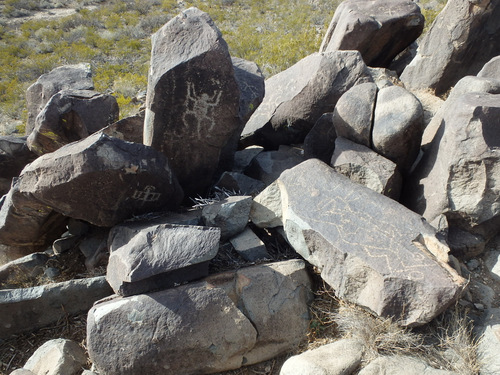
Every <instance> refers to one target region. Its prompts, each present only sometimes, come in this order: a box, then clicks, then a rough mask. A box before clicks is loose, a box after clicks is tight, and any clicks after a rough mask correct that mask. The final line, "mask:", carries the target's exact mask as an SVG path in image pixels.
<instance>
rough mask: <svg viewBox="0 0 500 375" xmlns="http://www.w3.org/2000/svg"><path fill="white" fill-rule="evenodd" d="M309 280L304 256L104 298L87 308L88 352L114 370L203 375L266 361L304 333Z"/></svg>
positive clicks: (102, 366) (104, 369)
mask: <svg viewBox="0 0 500 375" xmlns="http://www.w3.org/2000/svg"><path fill="white" fill-rule="evenodd" d="M310 286H311V285H310V281H309V277H308V275H307V272H306V270H305V264H304V262H303V261H299V260H293V261H288V262H281V263H276V264H273V265H266V266H256V267H249V268H245V269H241V270H239V271H237V272H227V273H223V274H218V275H213V276H211V277H209V278H208V279H207V280H206V281H202V282H197V283H191V284H187V285H183V286H179V287H176V288H172V289H167V290H164V291H160V292H156V293H149V294H142V295H137V296H132V297H125V298H122V297H115V298H112V299H110V300H104V301H102V302H100V303H97V304H96V305H95V306H94V307H93V308H92V309H91V311H90V312H89V315H88V319H87V342H88V350H89V355H90V358H91V360H92V362H93V363H94V364H95V365H96V367H97V369H98V370H99V372H100V373H106V374H109V375H112V374H123V375H127V374H137V373H138V372H144V373H148V374H157V373H161V372H163V371H165V369H168V371H169V372H171V373H172V374H186V375H190V374H203V373H213V372H218V371H225V370H230V369H236V368H239V367H241V366H242V365H243V364H253V363H257V362H261V361H264V360H266V359H269V358H273V357H274V356H276V355H279V354H282V353H284V352H286V351H289V350H292V349H293V348H295V347H296V346H297V345H298V344H299V343H300V342H301V341H302V340H303V338H304V335H305V334H306V332H307V328H308V323H309V315H308V308H307V302H308V301H309V298H310V297H311V296H310V292H309V288H310ZM283 317H286V319H283ZM117 348H119V350H117Z"/></svg>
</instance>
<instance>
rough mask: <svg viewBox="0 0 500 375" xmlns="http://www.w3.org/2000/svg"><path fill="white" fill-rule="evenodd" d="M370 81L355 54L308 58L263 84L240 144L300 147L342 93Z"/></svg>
mask: <svg viewBox="0 0 500 375" xmlns="http://www.w3.org/2000/svg"><path fill="white" fill-rule="evenodd" d="M370 81H371V77H369V75H368V71H367V68H366V65H365V63H364V62H363V59H362V58H361V55H360V54H359V52H357V51H336V52H328V53H323V54H320V53H314V54H312V55H309V56H307V57H305V58H304V59H302V60H300V61H299V62H298V63H296V64H295V65H293V66H292V67H290V68H288V69H287V70H285V71H283V72H281V73H278V74H276V75H274V76H272V77H271V78H269V79H267V80H266V95H265V97H264V100H263V101H262V104H261V105H260V106H259V108H257V110H256V111H255V112H254V114H253V115H252V117H250V120H248V122H247V124H246V125H245V129H244V130H243V133H242V141H241V143H242V145H243V146H250V145H253V144H258V145H261V146H264V147H266V148H267V149H276V148H278V146H279V145H281V144H291V143H301V142H302V141H303V140H304V138H305V136H306V135H307V133H308V132H309V131H310V130H311V128H312V127H313V126H314V124H315V123H316V121H317V120H318V119H319V117H320V116H321V115H322V114H323V113H327V112H332V111H333V109H334V107H335V104H336V103H337V101H338V100H339V98H340V97H341V96H342V94H343V93H344V92H346V91H347V90H349V88H351V87H352V86H354V85H356V84H358V83H362V82H370Z"/></svg>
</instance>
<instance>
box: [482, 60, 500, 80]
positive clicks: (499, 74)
mask: <svg viewBox="0 0 500 375" xmlns="http://www.w3.org/2000/svg"><path fill="white" fill-rule="evenodd" d="M477 76H478V77H482V78H493V79H498V80H500V55H499V56H495V57H493V58H492V59H491V60H490V61H488V62H487V63H486V64H484V66H483V68H482V69H481V70H480V71H479V73H477Z"/></svg>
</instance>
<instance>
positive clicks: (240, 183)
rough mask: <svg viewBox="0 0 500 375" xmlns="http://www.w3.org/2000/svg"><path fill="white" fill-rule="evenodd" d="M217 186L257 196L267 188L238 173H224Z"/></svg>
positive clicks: (260, 182)
mask: <svg viewBox="0 0 500 375" xmlns="http://www.w3.org/2000/svg"><path fill="white" fill-rule="evenodd" d="M215 186H216V187H218V188H221V189H226V190H229V191H234V192H236V193H238V194H245V195H257V194H259V193H260V192H261V191H262V190H264V189H265V188H266V184H265V183H263V182H262V181H259V180H256V179H254V178H251V177H248V176H246V175H244V174H241V173H237V172H224V173H223V174H222V176H221V177H220V179H219V181H217V183H216V184H215Z"/></svg>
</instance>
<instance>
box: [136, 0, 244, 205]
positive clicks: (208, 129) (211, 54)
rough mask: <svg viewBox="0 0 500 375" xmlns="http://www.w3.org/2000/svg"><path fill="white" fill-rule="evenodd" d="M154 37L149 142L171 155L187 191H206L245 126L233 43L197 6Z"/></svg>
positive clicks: (146, 126)
mask: <svg viewBox="0 0 500 375" xmlns="http://www.w3.org/2000/svg"><path fill="white" fill-rule="evenodd" d="M152 39H153V40H152V42H153V47H152V53H151V64H150V71H149V79H148V91H147V98H146V118H145V121H144V144H146V145H148V146H152V147H153V148H155V149H157V150H158V151H161V152H163V153H164V154H165V155H166V156H167V157H168V159H169V162H170V164H171V167H172V170H173V171H174V173H175V174H176V175H177V178H178V179H179V182H180V184H181V186H182V188H183V189H184V191H185V193H186V196H188V197H189V196H191V197H193V196H195V194H198V193H200V194H204V193H205V191H206V189H207V188H208V187H209V185H210V184H211V183H213V181H212V180H213V179H214V178H215V176H214V173H215V171H216V170H217V167H218V164H219V160H220V157H221V152H222V149H223V148H224V146H226V144H227V143H228V141H229V140H230V139H232V138H233V137H234V134H235V133H238V132H241V128H240V119H239V108H240V90H239V88H238V83H237V81H236V78H235V73H234V68H233V64H232V61H231V57H230V56H229V52H228V47H227V44H226V42H225V41H224V39H223V38H222V35H221V33H220V31H219V29H217V27H216V26H215V24H214V22H213V21H212V19H211V18H210V17H209V15H208V14H206V13H204V12H202V11H200V10H198V9H196V8H190V9H188V10H185V11H183V12H182V13H181V14H180V15H178V16H177V17H175V18H173V19H172V20H171V21H169V22H168V23H167V24H166V25H164V26H163V27H162V28H161V29H160V30H158V32H156V34H154V35H153V38H152ZM225 156H226V157H227V155H225Z"/></svg>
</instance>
